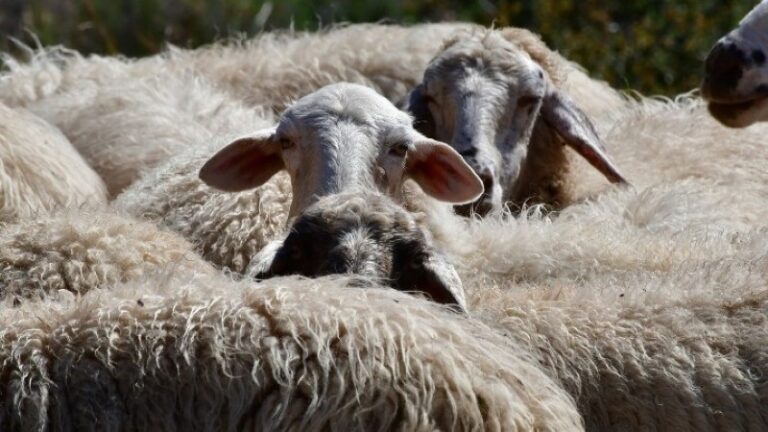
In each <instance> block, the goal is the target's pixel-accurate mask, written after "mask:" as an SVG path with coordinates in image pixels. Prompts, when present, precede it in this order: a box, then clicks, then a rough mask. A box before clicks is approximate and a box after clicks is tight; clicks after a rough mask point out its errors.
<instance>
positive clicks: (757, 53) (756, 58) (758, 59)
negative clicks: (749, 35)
mask: <svg viewBox="0 0 768 432" xmlns="http://www.w3.org/2000/svg"><path fill="white" fill-rule="evenodd" d="M752 61H753V62H755V65H756V66H762V65H764V64H765V53H764V52H763V50H759V49H756V50H754V51H752Z"/></svg>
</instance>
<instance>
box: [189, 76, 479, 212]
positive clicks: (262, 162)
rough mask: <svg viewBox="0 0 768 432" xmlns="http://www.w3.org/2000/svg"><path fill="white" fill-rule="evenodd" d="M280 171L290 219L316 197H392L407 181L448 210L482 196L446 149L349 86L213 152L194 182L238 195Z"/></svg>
mask: <svg viewBox="0 0 768 432" xmlns="http://www.w3.org/2000/svg"><path fill="white" fill-rule="evenodd" d="M283 169H285V170H287V171H288V172H289V174H290V177H291V184H292V187H293V194H294V198H293V202H292V204H291V210H290V216H291V217H294V216H296V215H298V214H300V213H301V212H302V210H303V209H305V208H307V207H308V206H309V205H310V204H312V203H313V202H314V201H316V200H317V199H318V198H320V197H323V196H327V195H332V194H336V193H340V192H342V191H345V190H348V189H351V188H362V189H369V190H379V191H382V192H384V193H387V194H389V195H390V196H393V197H396V198H399V197H400V194H401V186H402V184H403V182H404V181H405V180H406V179H408V178H411V179H413V180H415V181H416V182H417V183H418V184H419V185H420V186H421V187H422V189H423V190H424V191H425V192H426V193H428V194H429V195H431V196H433V197H435V198H437V199H439V200H442V201H447V202H451V203H466V202H472V201H474V200H475V199H476V198H477V197H478V196H480V194H482V192H483V186H482V183H481V182H480V179H478V177H477V176H476V175H475V173H474V172H473V171H472V169H471V168H470V167H469V166H468V165H467V164H466V163H465V162H464V160H463V159H462V158H461V156H459V155H458V154H457V153H456V152H455V151H454V150H453V149H452V148H451V147H450V146H448V145H447V144H444V143H441V142H438V141H435V140H433V139H430V138H426V137H425V136H424V135H422V134H421V133H419V132H417V131H416V130H415V129H414V128H413V126H412V120H411V118H410V117H409V116H408V115H407V114H406V113H404V112H402V111H400V110H398V109H397V108H396V107H395V106H394V105H392V103H391V102H389V101H388V100H387V99H385V98H384V97H382V96H381V95H379V94H377V93H376V92H375V91H373V90H372V89H370V88H367V87H363V86H360V85H355V84H346V83H341V84H333V85H329V86H326V87H323V88H322V89H320V90H318V91H316V92H314V93H312V94H310V95H307V96H305V97H303V98H301V99H300V100H299V101H298V102H296V103H295V104H294V105H293V106H291V107H290V108H288V109H287V110H286V111H285V112H284V113H283V116H282V119H281V120H280V123H279V124H278V125H277V126H276V127H275V128H271V129H267V130H263V131H259V132H257V133H254V134H252V135H250V136H246V137H243V138H240V139H237V140H235V141H234V142H233V143H231V144H229V145H228V146H226V147H224V148H223V149H222V150H220V151H219V152H218V153H217V154H216V155H214V156H213V157H212V158H211V159H210V160H208V162H207V163H206V164H205V165H204V166H203V167H202V169H201V170H200V178H201V179H202V180H203V181H204V182H205V183H207V184H208V185H210V186H212V187H215V188H218V189H222V190H225V191H241V190H246V189H250V188H255V187H257V186H259V185H261V184H263V183H264V182H266V181H267V180H268V179H269V178H270V177H272V176H273V175H274V174H275V173H277V172H278V171H280V170H283Z"/></svg>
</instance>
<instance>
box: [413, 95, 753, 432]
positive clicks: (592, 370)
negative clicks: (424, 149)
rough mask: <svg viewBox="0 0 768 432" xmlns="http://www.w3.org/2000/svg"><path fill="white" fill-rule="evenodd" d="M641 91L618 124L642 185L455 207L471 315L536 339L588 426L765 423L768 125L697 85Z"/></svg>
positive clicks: (439, 225)
mask: <svg viewBox="0 0 768 432" xmlns="http://www.w3.org/2000/svg"><path fill="white" fill-rule="evenodd" d="M634 105H635V106H633V107H632V109H631V110H630V111H629V112H627V113H626V117H625V118H623V119H621V120H620V122H619V123H617V126H616V127H615V128H614V129H613V130H612V131H610V133H609V134H608V135H607V136H606V140H608V142H616V143H619V142H623V144H622V145H621V146H617V147H616V152H615V153H614V154H615V156H616V160H617V161H619V162H622V161H632V164H628V165H627V166H628V168H629V169H630V170H629V172H628V175H629V174H633V175H634V176H633V177H632V178H633V184H634V187H633V188H611V189H609V190H606V191H603V192H602V193H601V194H599V195H598V196H596V197H593V198H591V199H588V200H583V201H579V202H577V203H574V204H573V205H571V206H569V207H568V208H566V209H563V210H562V211H560V212H558V213H556V214H551V213H544V212H540V211H539V209H538V208H537V207H531V208H529V209H527V211H526V212H523V213H522V214H521V215H519V216H518V217H516V218H487V219H483V220H470V221H466V220H462V219H459V218H457V217H455V216H453V217H449V215H445V214H443V215H440V218H438V220H436V221H429V219H428V223H429V224H430V230H431V231H435V230H440V232H437V233H435V235H434V238H435V245H436V247H437V248H438V249H443V250H444V252H445V254H446V255H447V256H448V257H449V260H450V261H451V262H453V263H455V265H456V270H457V271H458V273H459V276H460V278H461V280H462V282H463V286H464V289H465V292H466V294H467V310H468V313H469V315H470V316H473V317H475V318H477V319H481V320H482V321H484V322H486V323H488V324H489V325H491V326H493V327H495V328H496V329H497V331H500V332H503V333H504V334H506V335H507V336H508V337H509V338H510V339H511V340H512V341H513V342H515V343H520V344H522V345H524V346H525V347H526V349H529V350H530V351H531V352H532V353H533V354H534V355H535V356H536V357H537V358H538V359H539V360H540V361H541V363H542V364H543V365H544V366H545V367H546V368H547V369H548V370H549V371H550V374H551V376H552V377H553V378H557V379H558V381H559V382H561V383H562V385H563V386H564V388H565V389H566V390H567V391H568V392H569V393H570V394H571V395H572V396H573V397H574V398H575V399H576V401H577V405H578V406H579V410H580V413H581V414H582V415H583V416H584V419H585V423H586V427H587V430H628V431H631V430H672V429H676V430H763V429H765V428H766V424H768V422H766V419H768V416H766V414H768V413H767V412H766V411H765V408H764V407H765V399H764V396H763V395H764V394H765V390H764V388H763V387H764V385H763V379H762V376H764V374H765V373H766V371H765V370H764V368H765V362H764V354H763V353H762V351H763V347H764V346H765V345H766V343H765V341H766V337H768V334H766V333H765V329H766V328H768V327H766V325H765V316H767V312H768V309H767V307H768V306H766V303H765V300H766V298H767V297H766V294H765V287H766V284H767V283H768V272H766V268H768V267H766V260H767V258H766V251H768V225H766V221H768V206H766V205H765V202H766V198H768V191H766V187H765V184H766V181H768V173H766V171H765V169H764V166H765V164H766V157H768V156H767V155H768V151H766V148H765V146H766V145H767V144H768V143H766V142H765V140H764V139H763V137H764V136H765V127H766V126H765V125H755V126H754V127H753V128H750V129H747V130H738V131H731V130H727V129H725V128H724V127H722V126H720V125H719V124H718V123H717V122H716V121H715V120H714V119H712V118H710V117H709V115H708V113H707V109H706V106H704V104H703V103H702V101H701V100H700V99H698V98H695V97H691V98H682V99H680V100H678V101H667V102H662V101H652V100H644V101H641V102H638V103H636V104H634ZM730 144H732V145H730ZM428 216H430V215H429V214H428Z"/></svg>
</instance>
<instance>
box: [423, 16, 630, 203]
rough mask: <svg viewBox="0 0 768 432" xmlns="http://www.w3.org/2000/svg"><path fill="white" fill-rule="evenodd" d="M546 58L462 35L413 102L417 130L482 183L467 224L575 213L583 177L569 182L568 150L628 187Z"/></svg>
mask: <svg viewBox="0 0 768 432" xmlns="http://www.w3.org/2000/svg"><path fill="white" fill-rule="evenodd" d="M526 36H527V37H526ZM537 43H538V45H541V46H537ZM521 46H523V47H525V48H527V49H522V48H521ZM548 53H549V51H548V50H547V49H546V47H545V46H543V43H541V42H540V40H538V39H536V38H534V37H533V36H532V35H530V34H528V35H525V34H523V35H522V36H521V35H520V33H519V32H514V31H508V32H506V33H504V32H501V31H493V30H491V31H476V32H469V33H463V34H460V35H458V36H456V37H455V38H453V39H451V40H449V41H448V42H446V44H445V46H444V48H443V49H442V51H441V52H440V53H439V54H438V55H437V56H436V57H435V58H434V59H433V60H432V61H431V62H430V64H429V65H428V67H427V68H426V71H425V72H424V77H423V80H422V82H421V84H419V85H418V86H416V87H415V88H414V90H413V91H412V92H411V94H410V98H409V102H408V109H409V110H410V111H411V112H412V113H413V115H414V116H415V118H416V122H417V123H416V124H417V127H418V129H419V130H420V131H421V132H422V133H424V134H425V135H427V136H430V137H433V138H435V139H438V140H440V141H444V142H448V143H450V144H451V146H453V147H454V149H456V150H457V151H458V152H459V153H460V154H462V156H463V157H464V159H465V160H466V161H467V162H468V163H469V164H470V166H472V168H473V169H474V170H475V172H476V173H477V174H478V175H479V176H480V177H481V178H482V180H483V184H484V186H485V193H484V194H483V196H482V197H481V198H480V200H478V201H476V202H474V203H472V204H471V205H467V206H462V207H459V208H458V211H459V212H461V213H462V214H465V215H466V214H470V213H472V212H475V213H478V214H480V215H485V214H488V213H491V212H494V211H496V212H497V211H499V210H501V209H502V207H503V206H506V205H511V206H517V207H519V206H520V205H522V204H523V203H525V202H527V201H529V200H533V201H535V202H543V203H547V204H551V205H553V206H555V207H560V206H564V205H567V204H569V203H570V202H571V200H572V198H571V197H570V196H569V184H570V183H572V182H575V181H574V180H573V179H571V178H569V177H575V176H576V175H578V174H575V175H574V174H570V175H569V172H568V171H569V170H568V165H569V164H568V158H569V156H568V155H567V153H566V152H565V149H564V147H563V144H567V145H569V146H570V147H571V148H573V149H574V150H576V151H577V152H578V153H579V154H580V155H581V156H582V157H584V158H585V159H586V160H587V161H589V163H590V164H592V165H593V166H594V167H595V168H597V169H598V170H599V171H600V172H601V173H602V174H603V175H605V177H606V178H607V179H608V180H610V181H611V182H613V183H620V184H626V183H627V181H626V180H625V178H624V177H623V176H622V174H621V173H620V171H619V169H618V168H617V167H616V165H614V163H613V162H612V161H611V159H610V158H609V157H608V155H607V153H606V151H605V148H604V146H603V143H602V141H601V139H600V137H599V136H598V134H597V132H596V130H595V127H594V126H593V124H592V122H591V121H590V119H589V118H588V117H587V116H586V114H584V112H583V111H582V110H581V109H579V108H578V107H577V106H576V105H575V104H574V103H573V101H572V100H571V99H570V98H569V97H568V96H566V95H565V94H564V93H563V92H562V91H560V90H559V88H558V86H556V85H555V84H553V83H552V80H558V79H559V76H558V75H553V76H550V74H549V70H553V72H554V73H555V74H557V73H558V72H560V69H559V68H557V67H553V66H552V65H551V62H550V61H549V58H550V57H549V56H548ZM555 82H557V81H555Z"/></svg>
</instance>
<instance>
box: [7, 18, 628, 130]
mask: <svg viewBox="0 0 768 432" xmlns="http://www.w3.org/2000/svg"><path fill="white" fill-rule="evenodd" d="M467 31H483V27H481V26H478V25H474V24H469V23H441V24H420V25H414V26H398V25H380V24H356V25H346V26H341V25H340V26H333V27H329V28H327V29H323V30H320V31H317V32H294V31H282V32H281V31H276V32H269V33H264V34H261V35H259V36H257V37H254V38H252V39H249V40H243V41H237V40H236V41H231V40H230V41H225V42H219V43H215V44H212V45H210V46H206V47H202V48H198V49H195V50H185V49H179V48H171V49H169V50H168V51H167V52H164V53H161V54H160V55H157V56H152V57H147V58H142V59H139V60H126V59H122V58H114V57H99V56H90V57H88V58H84V57H82V56H80V55H79V54H77V53H76V52H73V51H69V50H66V49H63V48H60V47H54V48H46V49H43V50H38V51H34V50H31V49H30V50H29V57H30V60H29V61H28V62H19V61H18V60H15V59H13V58H10V57H5V58H3V60H4V63H5V64H6V67H7V68H8V69H9V72H7V73H5V74H3V75H2V76H1V77H0V100H3V101H6V103H9V104H12V105H27V104H29V103H31V102H34V101H42V100H44V99H46V98H47V97H50V96H53V95H56V94H60V93H70V94H71V96H70V97H74V99H75V100H77V99H78V94H79V93H78V92H74V93H73V92H72V91H73V90H74V89H76V88H86V89H88V88H90V89H94V88H97V87H100V86H102V85H105V84H108V83H114V82H125V83H128V82H131V81H134V80H139V81H141V80H144V79H146V78H148V77H163V78H165V79H173V76H174V75H178V74H183V73H189V72H193V73H195V74H197V75H201V76H203V77H204V78H206V79H207V80H208V81H210V82H212V83H213V84H214V85H216V86H217V87H218V88H219V89H220V90H222V91H225V92H226V93H228V94H229V95H230V96H231V97H234V98H238V99H242V100H244V101H245V102H246V103H247V104H249V105H257V106H261V105H268V106H271V107H272V108H273V109H274V110H275V111H277V112H279V111H282V110H284V109H285V108H287V107H288V106H289V105H290V104H291V103H292V102H293V101H294V100H296V99H298V98H299V97H301V96H304V95H306V94H308V93H311V92H312V91H314V90H317V89H319V88H320V87H323V86H325V85H328V84H332V83H334V82H339V81H346V82H354V83H359V84H364V85H366V86H369V87H372V88H374V89H376V90H377V91H378V92H379V93H381V94H383V95H384V96H385V97H387V98H388V99H390V100H391V101H393V102H399V101H402V100H403V99H405V98H406V97H407V95H408V92H409V90H410V89H412V88H413V87H414V86H415V85H416V84H418V83H419V82H420V81H421V78H422V75H423V73H424V69H425V68H426V67H427V65H428V63H429V61H430V60H431V59H432V58H433V57H434V56H435V55H436V54H437V53H438V52H439V51H440V50H441V47H442V46H443V44H444V42H445V41H446V40H449V39H451V38H452V37H454V36H455V35H456V34H457V33H461V32H467ZM502 31H503V34H504V35H505V37H507V38H509V39H510V40H514V41H515V42H516V43H518V44H519V45H520V46H521V47H522V48H523V49H525V50H527V51H528V50H530V52H531V54H532V55H535V56H536V60H537V61H539V62H540V63H542V64H543V65H545V68H546V69H547V71H548V72H549V73H550V75H552V76H557V77H558V79H557V82H558V84H559V85H560V86H561V89H562V90H563V91H565V92H566V93H568V94H570V95H571V96H573V97H574V99H575V100H576V101H577V103H578V104H579V106H581V107H582V108H583V109H584V110H585V111H586V112H587V113H588V114H590V116H602V115H607V114H610V113H611V112H612V111H613V110H615V109H617V108H619V107H621V106H622V105H623V101H624V98H623V97H622V96H621V95H620V94H619V93H618V92H616V91H615V90H613V89H611V88H610V87H609V86H608V85H606V84H605V83H603V82H599V81H596V80H593V79H591V78H590V77H589V76H587V74H586V73H585V72H584V70H583V69H582V68H581V67H580V66H579V65H577V64H575V63H572V62H569V61H567V60H566V59H564V58H563V57H562V56H560V55H558V54H557V53H556V52H554V51H552V50H550V49H549V48H547V47H546V45H545V44H544V43H543V42H541V40H540V39H539V38H538V37H537V36H535V35H533V34H532V33H530V32H528V31H526V30H523V29H515V28H505V29H503V30H502Z"/></svg>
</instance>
